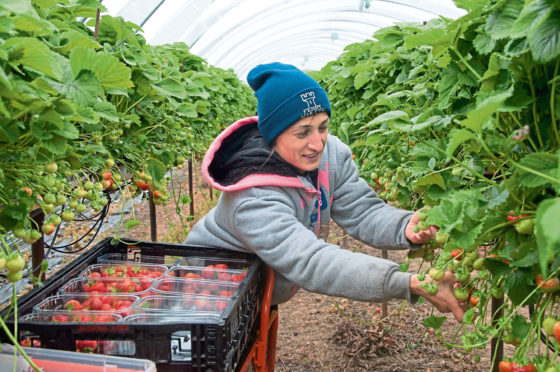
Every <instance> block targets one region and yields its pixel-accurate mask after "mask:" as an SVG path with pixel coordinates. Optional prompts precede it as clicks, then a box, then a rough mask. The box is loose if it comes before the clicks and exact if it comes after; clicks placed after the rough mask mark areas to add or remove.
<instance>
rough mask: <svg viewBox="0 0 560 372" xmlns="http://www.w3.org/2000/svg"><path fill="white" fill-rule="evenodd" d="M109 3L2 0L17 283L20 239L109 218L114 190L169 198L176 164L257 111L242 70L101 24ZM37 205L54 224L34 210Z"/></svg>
mask: <svg viewBox="0 0 560 372" xmlns="http://www.w3.org/2000/svg"><path fill="white" fill-rule="evenodd" d="M98 8H100V10H101V12H103V11H105V9H104V8H103V6H102V5H101V4H100V3H99V2H98V1H90V0H53V1H42V0H7V1H2V3H1V4H0V24H1V25H2V26H1V27H0V121H1V124H0V146H1V149H2V150H1V151H0V241H1V243H2V248H1V249H0V253H1V255H0V257H1V258H0V260H1V259H5V262H4V261H0V263H1V264H2V268H0V269H1V270H5V272H6V275H7V276H8V278H9V280H10V281H12V282H16V281H18V280H19V279H21V278H22V277H23V272H22V270H21V269H20V266H21V261H22V260H23V261H24V265H25V266H30V265H26V263H25V260H24V259H23V256H22V255H21V252H20V250H19V248H18V244H20V242H21V241H23V242H24V243H27V244H32V243H34V242H36V241H37V240H38V239H39V238H41V236H42V234H46V235H51V236H56V235H57V233H58V226H59V225H60V224H61V223H80V221H83V217H84V214H88V210H90V209H91V211H92V215H94V214H96V215H97V216H99V220H98V221H100V222H102V219H103V217H104V216H105V215H106V211H107V209H108V204H109V203H110V199H111V193H115V192H120V193H122V196H123V198H124V199H126V198H131V197H133V196H135V195H140V194H142V195H146V196H147V195H153V199H154V203H156V204H166V203H167V201H168V199H169V197H170V195H169V193H168V192H167V186H168V182H169V179H168V176H167V175H168V174H170V175H171V176H173V174H174V173H173V172H172V171H171V172H170V170H172V169H173V168H174V167H176V166H178V167H179V166H182V164H183V163H184V162H185V161H186V160H187V159H192V157H193V156H198V155H200V154H202V153H204V151H205V149H206V148H207V146H208V145H209V143H210V141H211V140H212V139H213V138H214V137H215V136H216V135H217V134H218V133H219V131H221V129H222V128H223V126H224V124H226V123H230V122H231V121H232V118H237V117H243V116H247V115H251V114H252V113H254V111H255V99H254V97H253V92H252V90H251V89H250V88H249V87H248V86H246V85H245V84H243V83H242V82H241V81H240V80H239V79H238V78H237V77H236V75H235V74H234V73H233V71H231V70H229V71H226V70H222V69H219V68H216V67H213V66H209V65H208V63H207V62H206V61H205V60H204V59H202V58H200V57H198V56H195V55H193V54H191V53H190V52H189V49H188V47H187V45H185V44H184V43H175V44H173V45H159V46H151V45H148V44H146V41H145V39H144V38H143V36H142V34H141V33H140V31H141V29H140V28H139V27H138V26H137V25H135V24H133V23H131V22H127V21H126V20H124V19H122V18H119V17H112V16H110V15H106V14H103V15H102V16H101V17H100V21H99V24H96V22H95V18H96V15H97V10H98ZM84 19H85V21H83V20H84ZM138 180H140V181H141V182H142V184H141V185H140V186H137V185H138V183H137V181H138ZM183 196H184V195H183ZM183 196H182V195H178V194H175V193H174V194H173V197H174V198H176V199H177V200H179V199H180V198H182V197H183ZM38 208H40V209H41V210H42V212H43V213H44V215H45V222H44V224H43V226H38V225H37V223H36V222H35V221H34V220H33V219H31V218H30V213H31V212H32V211H34V210H37V209H38ZM137 223H138V221H132V222H130V221H129V222H127V223H126V224H125V227H131V226H134V225H135V224H137ZM100 224H101V223H99V225H100ZM53 239H54V238H53ZM16 264H17V265H16ZM45 264H46V261H45ZM16 266H17V269H16ZM6 267H7V268H6ZM41 269H43V268H41ZM24 270H25V269H24ZM45 270H46V267H45ZM44 272H45V271H44V270H41V274H43V273H44ZM39 277H40V276H39ZM35 280H37V278H35ZM14 288H15V287H14ZM15 296H16V293H15V291H14V297H13V300H15ZM0 324H3V323H2V322H1V321H0ZM13 341H14V344H15V345H16V347H17V346H18V345H19V343H18V342H17V340H13Z"/></svg>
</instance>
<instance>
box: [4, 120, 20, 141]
mask: <svg viewBox="0 0 560 372" xmlns="http://www.w3.org/2000/svg"><path fill="white" fill-rule="evenodd" d="M0 120H1V121H0V142H10V143H14V142H16V141H17V140H18V139H19V136H20V130H19V128H18V126H17V124H15V123H5V122H4V120H3V119H2V118H0Z"/></svg>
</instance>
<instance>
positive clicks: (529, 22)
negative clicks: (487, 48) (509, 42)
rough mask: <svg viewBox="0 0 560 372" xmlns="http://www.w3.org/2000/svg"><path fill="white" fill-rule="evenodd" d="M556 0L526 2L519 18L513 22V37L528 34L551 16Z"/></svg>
mask: <svg viewBox="0 0 560 372" xmlns="http://www.w3.org/2000/svg"><path fill="white" fill-rule="evenodd" d="M554 3H555V0H535V1H530V2H528V3H527V4H525V7H524V8H523V10H521V14H519V18H517V19H516V20H515V23H514V24H513V34H512V35H511V36H510V37H511V38H512V39H517V38H521V37H524V36H527V35H528V34H529V32H531V31H532V30H533V29H534V28H535V27H536V26H538V25H539V24H540V23H542V22H543V21H544V20H545V19H547V18H548V17H549V16H550V13H551V12H552V10H553V9H554V6H555V4H554Z"/></svg>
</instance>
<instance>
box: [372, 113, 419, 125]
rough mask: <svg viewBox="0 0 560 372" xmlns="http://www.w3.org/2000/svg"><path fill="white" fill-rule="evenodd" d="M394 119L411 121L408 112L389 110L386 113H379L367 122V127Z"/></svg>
mask: <svg viewBox="0 0 560 372" xmlns="http://www.w3.org/2000/svg"><path fill="white" fill-rule="evenodd" d="M393 121H404V122H408V123H410V119H409V117H408V114H407V113H406V112H404V111H398V110H397V111H389V112H386V113H384V114H381V115H379V116H378V117H376V118H375V119H373V120H372V121H370V122H369V123H367V124H366V126H367V127H371V126H374V125H377V124H385V123H389V122H393Z"/></svg>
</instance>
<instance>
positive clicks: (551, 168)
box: [516, 152, 560, 187]
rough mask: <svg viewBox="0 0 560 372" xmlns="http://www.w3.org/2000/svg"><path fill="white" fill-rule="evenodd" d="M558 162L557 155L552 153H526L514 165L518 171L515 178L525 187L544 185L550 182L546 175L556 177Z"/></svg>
mask: <svg viewBox="0 0 560 372" xmlns="http://www.w3.org/2000/svg"><path fill="white" fill-rule="evenodd" d="M558 163H559V161H558V156H556V155H553V154H549V153H546V152H535V153H530V154H527V155H525V157H524V158H523V159H521V160H520V161H519V165H516V168H517V173H518V175H517V178H518V180H519V182H520V183H521V184H522V185H523V186H526V187H539V186H543V185H546V184H548V183H551V182H552V180H551V179H549V178H547V176H550V177H551V178H553V179H554V178H556V174H557V172H558ZM539 174H541V175H539ZM556 179H558V178H556ZM559 181H560V180H559Z"/></svg>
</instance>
